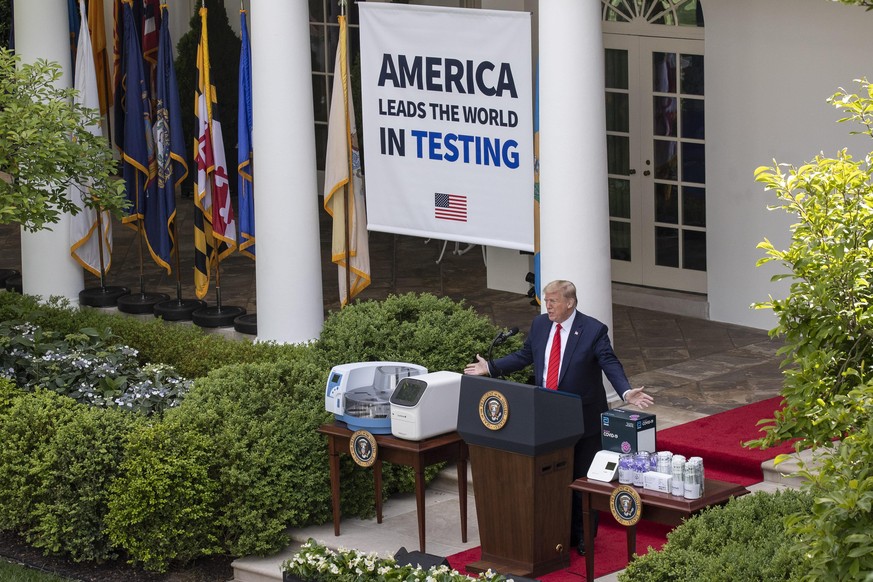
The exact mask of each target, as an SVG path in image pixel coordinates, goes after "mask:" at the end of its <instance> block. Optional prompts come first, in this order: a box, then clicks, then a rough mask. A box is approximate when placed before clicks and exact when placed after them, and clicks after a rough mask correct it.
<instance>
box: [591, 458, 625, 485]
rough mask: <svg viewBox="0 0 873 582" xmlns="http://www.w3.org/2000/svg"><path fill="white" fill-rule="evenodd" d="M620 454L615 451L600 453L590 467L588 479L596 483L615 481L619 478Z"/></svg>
mask: <svg viewBox="0 0 873 582" xmlns="http://www.w3.org/2000/svg"><path fill="white" fill-rule="evenodd" d="M618 456H619V455H618V453H616V452H614V451H606V450H603V451H598V452H597V454H596V455H594V460H593V461H591V466H590V467H588V478H589V479H594V480H595V481H605V482H607V483H609V482H610V481H615V479H616V477H618Z"/></svg>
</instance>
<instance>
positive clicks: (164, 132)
mask: <svg viewBox="0 0 873 582" xmlns="http://www.w3.org/2000/svg"><path fill="white" fill-rule="evenodd" d="M166 10H167V8H166V6H164V7H163V14H162V16H163V18H161V29H160V33H159V38H158V55H157V74H156V79H155V81H156V85H157V86H156V89H155V95H156V98H155V122H154V144H155V162H156V164H155V165H156V181H157V185H156V187H155V189H154V193H153V194H152V193H150V195H149V196H147V197H146V198H145V208H144V215H145V217H144V219H143V221H144V223H145V233H146V240H147V241H148V245H149V251H150V252H151V254H152V258H153V259H154V260H155V262H156V263H158V264H159V265H161V266H162V267H164V268H165V269H166V270H167V272H170V271H171V270H172V269H171V267H170V265H171V264H172V255H173V251H174V249H175V247H176V244H177V243H176V240H175V230H174V228H173V221H174V220H175V219H176V186H177V185H178V184H179V183H180V182H181V181H182V180H184V179H185V176H187V175H188V163H187V162H186V161H185V140H184V137H183V134H182V109H181V106H180V105H179V87H178V85H177V84H176V70H175V68H174V66H173V43H172V41H171V40H170V31H169V22H168V21H169V19H168V18H167V14H166Z"/></svg>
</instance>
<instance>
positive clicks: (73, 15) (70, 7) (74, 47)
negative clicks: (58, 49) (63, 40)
mask: <svg viewBox="0 0 873 582" xmlns="http://www.w3.org/2000/svg"><path fill="white" fill-rule="evenodd" d="M67 25H68V26H69V29H70V63H71V64H72V66H71V67H70V70H71V71H74V73H73V76H74V77H75V70H76V52H77V51H78V46H79V5H78V3H77V0H67ZM75 81H76V79H75V78H74V79H73V82H74V83H75Z"/></svg>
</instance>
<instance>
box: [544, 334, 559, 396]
mask: <svg viewBox="0 0 873 582" xmlns="http://www.w3.org/2000/svg"><path fill="white" fill-rule="evenodd" d="M560 369H561V324H560V323H559V324H558V325H556V326H555V338H554V339H553V340H552V350H551V351H550V352H549V371H548V373H547V375H546V388H548V389H549V390H557V389H558V372H559V371H560Z"/></svg>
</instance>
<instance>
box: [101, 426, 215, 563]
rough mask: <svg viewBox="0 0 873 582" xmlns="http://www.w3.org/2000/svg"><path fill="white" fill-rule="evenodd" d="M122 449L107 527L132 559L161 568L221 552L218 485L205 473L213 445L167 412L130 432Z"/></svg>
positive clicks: (212, 452) (212, 456)
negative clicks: (216, 519) (164, 416)
mask: <svg viewBox="0 0 873 582" xmlns="http://www.w3.org/2000/svg"><path fill="white" fill-rule="evenodd" d="M125 452H126V458H125V459H124V461H123V462H122V464H121V467H120V470H119V475H118V477H117V478H116V479H115V480H114V481H113V482H112V484H111V485H110V500H109V513H108V514H107V516H106V526H107V532H108V535H109V539H110V540H111V541H112V543H113V544H115V545H117V546H120V547H122V548H124V549H125V550H126V551H127V553H128V557H129V561H130V563H139V564H142V565H143V566H144V567H145V568H147V569H149V570H155V571H158V572H162V571H166V570H167V568H168V567H169V565H170V562H171V561H173V560H177V561H180V562H186V561H188V560H191V559H194V558H196V557H198V556H207V555H212V554H216V553H219V552H221V544H220V542H219V538H220V532H219V531H218V529H217V527H216V524H215V518H214V516H215V515H217V514H218V513H219V512H220V509H221V508H220V506H219V499H220V491H219V484H218V482H217V481H216V480H215V478H214V476H213V475H211V474H210V472H209V469H210V467H211V466H212V465H213V461H214V459H215V458H216V453H217V451H216V447H215V443H214V442H213V441H212V440H211V439H209V438H208V437H207V436H205V435H204V434H203V433H202V432H201V431H200V430H199V429H198V427H191V426H186V425H184V424H182V423H180V422H179V421H178V420H175V419H174V418H173V417H172V416H168V417H167V418H166V419H164V420H163V421H161V422H156V423H154V424H151V425H150V426H148V427H146V428H145V429H144V430H141V431H137V432H135V433H133V434H132V435H131V437H130V441H129V444H128V446H127V448H126V451H125Z"/></svg>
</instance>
